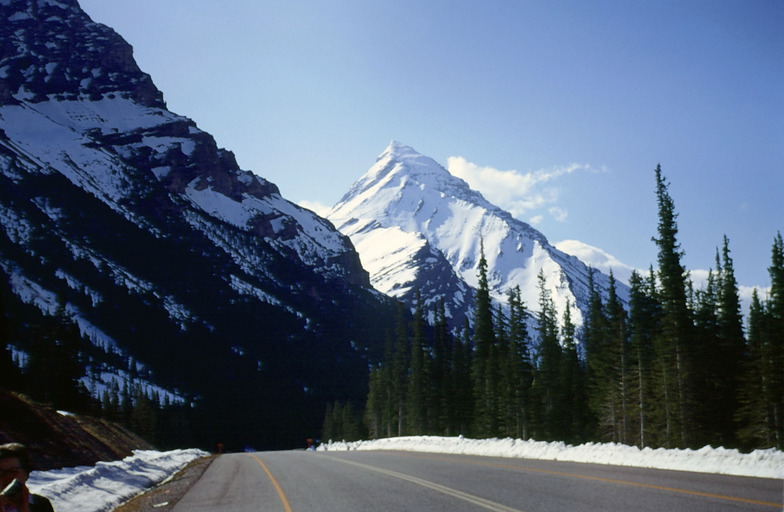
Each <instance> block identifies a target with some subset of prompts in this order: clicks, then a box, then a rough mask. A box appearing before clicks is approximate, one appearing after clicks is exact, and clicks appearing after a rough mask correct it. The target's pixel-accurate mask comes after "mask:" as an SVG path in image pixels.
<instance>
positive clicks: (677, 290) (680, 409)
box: [653, 166, 694, 447]
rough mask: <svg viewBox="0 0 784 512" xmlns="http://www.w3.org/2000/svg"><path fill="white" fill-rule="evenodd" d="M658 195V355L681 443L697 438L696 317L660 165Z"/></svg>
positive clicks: (671, 421) (673, 436) (673, 438)
mask: <svg viewBox="0 0 784 512" xmlns="http://www.w3.org/2000/svg"><path fill="white" fill-rule="evenodd" d="M655 174H656V199H657V205H658V216H659V223H658V229H657V232H658V238H654V239H653V241H654V242H655V243H656V245H657V246H658V248H659V253H658V263H659V272H658V277H659V282H660V290H659V298H660V301H661V303H662V319H661V339H660V343H659V351H658V355H659V357H660V358H661V362H662V364H663V365H664V368H663V371H664V372H666V375H665V379H664V380H665V381H668V380H671V381H673V382H667V384H666V385H667V386H672V387H671V388H668V389H666V390H664V393H665V394H667V395H670V394H672V392H673V391H674V394H675V396H674V397H672V396H668V397H667V401H668V402H670V401H671V400H674V405H675V407H674V412H675V414H674V415H672V414H670V415H669V416H668V425H669V427H670V428H669V430H670V432H669V436H670V437H669V439H668V444H673V445H677V446H681V447H687V446H690V445H691V442H692V438H693V423H694V422H693V419H692V417H691V412H690V411H691V410H692V409H691V407H692V405H693V387H694V386H693V383H692V381H690V375H689V371H690V370H691V366H692V364H693V361H692V356H693V352H692V347H691V346H690V344H689V343H690V341H691V340H692V334H693V333H692V325H693V324H692V318H691V313H690V310H689V307H688V303H687V293H686V292H687V284H686V281H687V273H686V269H685V268H684V267H683V264H682V263H681V258H682V257H683V251H682V250H681V247H680V243H679V242H678V238H677V235H678V224H677V222H676V219H677V217H678V215H677V214H676V213H675V203H674V201H673V199H672V197H671V196H670V193H669V183H668V182H667V180H666V179H665V178H664V176H663V175H662V172H661V166H656V170H655Z"/></svg>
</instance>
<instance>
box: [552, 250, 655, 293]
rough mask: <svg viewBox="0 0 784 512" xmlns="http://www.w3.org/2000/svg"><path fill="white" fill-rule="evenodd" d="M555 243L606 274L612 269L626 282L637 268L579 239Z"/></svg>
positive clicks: (567, 252) (641, 272)
mask: <svg viewBox="0 0 784 512" xmlns="http://www.w3.org/2000/svg"><path fill="white" fill-rule="evenodd" d="M553 245H555V247H556V249H558V250H559V251H563V252H565V253H566V254H569V255H571V256H575V257H576V258H578V259H579V260H581V261H582V262H583V263H585V264H586V265H590V266H591V267H593V268H595V269H596V270H599V271H601V272H603V273H605V274H609V273H610V271H611V270H612V273H613V276H615V279H617V280H618V281H622V282H624V283H626V284H629V278H630V277H631V275H632V271H634V270H635V269H634V267H632V266H629V265H627V264H626V263H623V262H622V261H620V260H619V259H618V258H616V257H615V256H613V255H612V254H608V253H607V252H605V251H603V250H602V249H599V248H598V247H594V246H592V245H588V244H586V243H583V242H580V241H579V240H563V241H561V242H556V243H555V244H553ZM637 272H638V273H640V274H643V275H644V274H645V272H643V271H641V270H639V269H638V270H637Z"/></svg>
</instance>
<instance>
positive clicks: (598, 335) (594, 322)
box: [582, 268, 612, 440]
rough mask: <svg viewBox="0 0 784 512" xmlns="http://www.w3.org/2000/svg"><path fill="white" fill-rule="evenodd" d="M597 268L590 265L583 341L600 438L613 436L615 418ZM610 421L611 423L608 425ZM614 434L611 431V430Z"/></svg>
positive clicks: (591, 419) (592, 409) (590, 401)
mask: <svg viewBox="0 0 784 512" xmlns="http://www.w3.org/2000/svg"><path fill="white" fill-rule="evenodd" d="M594 272H595V271H594V269H593V268H589V269H588V314H587V315H586V318H585V321H584V322H583V336H582V341H583V345H584V352H585V355H584V357H585V381H586V387H587V388H588V405H589V407H590V412H591V417H589V424H592V425H593V427H592V428H591V430H593V429H598V432H597V433H596V435H598V436H599V437H598V439H602V440H606V439H608V438H609V439H612V422H611V421H608V420H607V415H606V411H605V407H604V399H603V398H602V397H605V396H606V394H607V393H606V390H605V388H606V373H607V370H606V365H607V362H606V359H607V357H606V355H605V352H606V347H605V345H606V343H605V338H606V333H607V329H608V326H607V318H606V317H605V315H604V304H602V299H601V297H600V296H599V292H598V290H597V289H596V284H595V282H594V279H593V276H594ZM608 425H609V427H608ZM608 429H609V431H610V434H609V435H607V431H608Z"/></svg>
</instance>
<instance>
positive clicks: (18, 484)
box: [0, 443, 54, 512]
mask: <svg viewBox="0 0 784 512" xmlns="http://www.w3.org/2000/svg"><path fill="white" fill-rule="evenodd" d="M32 470H33V468H32V464H31V463H30V453H29V452H28V451H27V447H26V446H25V445H23V444H19V443H8V444H3V445H0V512H54V508H53V507H52V503H51V502H50V501H49V500H48V499H46V498H44V497H43V496H39V495H37V494H31V493H30V491H29V490H28V489H27V485H25V482H27V478H28V477H29V476H30V471H32Z"/></svg>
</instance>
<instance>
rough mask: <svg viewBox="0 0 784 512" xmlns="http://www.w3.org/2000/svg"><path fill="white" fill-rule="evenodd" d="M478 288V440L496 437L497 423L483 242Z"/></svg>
mask: <svg viewBox="0 0 784 512" xmlns="http://www.w3.org/2000/svg"><path fill="white" fill-rule="evenodd" d="M477 274H478V278H479V283H478V284H479V286H478V287H477V290H476V295H475V297H474V336H473V342H474V357H473V364H472V367H471V373H472V378H473V382H474V403H475V406H474V421H475V425H474V434H475V435H476V436H477V437H489V436H494V435H495V429H494V420H493V419H491V417H492V416H493V415H494V411H495V396H494V392H493V390H492V389H491V386H492V385H493V383H492V377H491V371H492V368H491V364H492V358H491V355H492V351H493V345H494V344H495V332H494V330H493V305H492V301H491V299H490V286H489V284H488V280H487V260H486V259H485V250H484V242H480V255H479V264H478V268H477Z"/></svg>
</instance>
